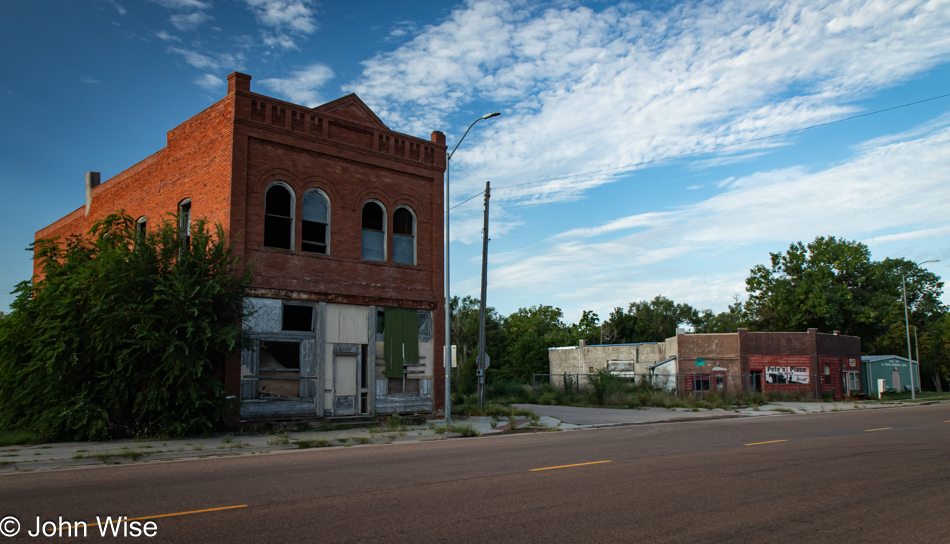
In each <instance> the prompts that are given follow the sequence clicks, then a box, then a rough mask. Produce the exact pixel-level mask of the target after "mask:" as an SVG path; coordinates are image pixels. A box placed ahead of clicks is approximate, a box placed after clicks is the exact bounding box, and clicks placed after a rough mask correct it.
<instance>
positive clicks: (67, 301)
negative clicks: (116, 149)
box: [0, 214, 251, 440]
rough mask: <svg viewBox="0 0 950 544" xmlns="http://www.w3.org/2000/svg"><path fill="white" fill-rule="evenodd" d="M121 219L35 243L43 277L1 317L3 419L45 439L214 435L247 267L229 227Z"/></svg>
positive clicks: (237, 336) (237, 334) (23, 288)
mask: <svg viewBox="0 0 950 544" xmlns="http://www.w3.org/2000/svg"><path fill="white" fill-rule="evenodd" d="M135 227H136V225H135V221H134V220H133V219H132V218H131V217H129V216H128V215H125V214H117V215H110V216H109V217H107V218H106V219H104V220H102V221H98V222H96V223H95V224H94V226H93V227H92V229H91V230H90V231H89V233H88V236H86V237H80V236H72V237H70V238H69V239H68V240H66V242H65V244H62V245H61V244H60V242H59V241H58V240H55V239H52V240H38V241H37V242H36V243H35V244H34V245H33V247H32V249H33V250H34V258H35V259H36V260H37V261H39V263H40V266H41V269H42V272H43V277H42V278H41V279H38V280H36V281H35V282H32V283H31V282H22V283H20V284H19V285H18V286H17V288H16V291H15V292H16V293H17V298H16V300H15V301H14V303H13V304H12V309H13V311H12V313H11V314H10V315H8V316H6V317H5V318H4V319H3V320H2V321H0V426H3V427H5V428H14V427H21V428H22V427H23V426H26V427H27V430H30V431H32V432H34V433H37V434H38V435H40V436H42V437H44V438H57V439H77V440H81V439H104V438H108V437H115V436H128V435H158V434H171V435H181V434H185V433H194V432H206V431H209V430H210V429H211V428H212V426H213V425H214V424H215V423H216V422H217V421H219V420H220V418H221V416H222V410H223V409H224V408H225V398H224V391H223V388H222V384H221V381H220V380H219V379H218V377H217V376H216V374H215V365H216V364H220V363H222V362H223V360H224V358H225V357H226V356H227V355H228V354H230V353H232V352H233V351H234V349H236V348H237V347H239V346H240V345H241V341H242V317H243V299H244V296H245V294H246V290H247V286H248V284H249V283H250V279H251V273H250V271H241V270H240V267H239V266H238V264H237V262H236V260H235V259H234V258H233V257H232V254H231V251H230V249H229V247H228V244H227V240H226V238H225V234H224V231H223V229H222V228H221V226H220V225H217V226H215V229H214V232H209V229H208V228H206V225H205V223H204V222H203V221H195V222H194V224H193V225H192V230H191V241H190V244H189V245H188V246H187V247H186V246H185V245H184V243H183V240H182V238H181V237H180V235H179V234H180V233H179V230H178V228H177V220H176V221H171V220H170V221H166V222H164V223H163V224H162V225H160V226H159V227H158V228H157V229H156V230H154V231H152V232H148V233H145V234H136V228H135Z"/></svg>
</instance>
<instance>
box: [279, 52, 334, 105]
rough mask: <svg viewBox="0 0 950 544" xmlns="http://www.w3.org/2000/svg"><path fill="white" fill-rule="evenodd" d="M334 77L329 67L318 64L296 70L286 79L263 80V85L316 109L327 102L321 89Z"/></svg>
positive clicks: (293, 100) (291, 99)
mask: <svg viewBox="0 0 950 544" xmlns="http://www.w3.org/2000/svg"><path fill="white" fill-rule="evenodd" d="M334 75H335V74H334V73H333V70H331V69H330V67H329V66H326V65H324V64H319V63H318V64H312V65H310V66H308V67H306V68H303V69H301V70H296V71H294V72H292V73H291V74H290V75H289V76H288V77H285V78H270V79H264V80H261V85H263V86H265V87H267V88H268V89H271V90H272V91H274V92H276V93H278V94H280V95H281V96H283V97H285V98H286V99H287V100H289V101H291V102H295V103H297V104H303V105H305V106H309V107H314V106H318V105H320V104H322V103H323V102H325V100H324V99H323V97H322V95H321V94H320V89H322V88H323V86H324V85H326V83H327V82H328V81H330V80H331V79H333V77H334Z"/></svg>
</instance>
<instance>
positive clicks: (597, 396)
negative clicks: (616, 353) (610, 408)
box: [587, 368, 630, 406]
mask: <svg viewBox="0 0 950 544" xmlns="http://www.w3.org/2000/svg"><path fill="white" fill-rule="evenodd" d="M587 382H588V383H590V385H591V387H592V388H593V396H594V401H595V402H596V403H597V404H599V405H601V406H603V405H605V404H608V403H609V404H614V403H617V402H618V401H620V399H622V398H623V397H624V396H625V393H626V392H627V390H628V389H630V387H629V385H628V381H627V379H626V378H622V377H620V376H617V375H614V374H611V373H610V372H608V371H607V369H604V368H602V369H600V370H598V371H597V372H596V373H594V374H588V375H587Z"/></svg>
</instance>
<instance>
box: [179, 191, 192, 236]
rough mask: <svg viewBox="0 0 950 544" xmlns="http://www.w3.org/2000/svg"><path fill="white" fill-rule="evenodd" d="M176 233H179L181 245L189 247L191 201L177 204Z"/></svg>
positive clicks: (187, 200)
mask: <svg viewBox="0 0 950 544" xmlns="http://www.w3.org/2000/svg"><path fill="white" fill-rule="evenodd" d="M178 231H179V232H180V233H181V245H182V246H184V247H189V246H191V199H190V198H186V199H184V200H182V201H181V202H179V203H178Z"/></svg>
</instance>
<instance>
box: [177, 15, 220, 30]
mask: <svg viewBox="0 0 950 544" xmlns="http://www.w3.org/2000/svg"><path fill="white" fill-rule="evenodd" d="M169 20H170V21H171V23H172V25H174V27H175V28H177V29H178V30H181V31H188V30H195V29H196V28H198V27H199V26H201V25H203V24H205V23H207V22H208V21H212V20H214V17H212V16H211V15H209V14H208V13H206V12H204V11H193V12H191V13H174V14H172V15H171V16H170V17H169Z"/></svg>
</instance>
